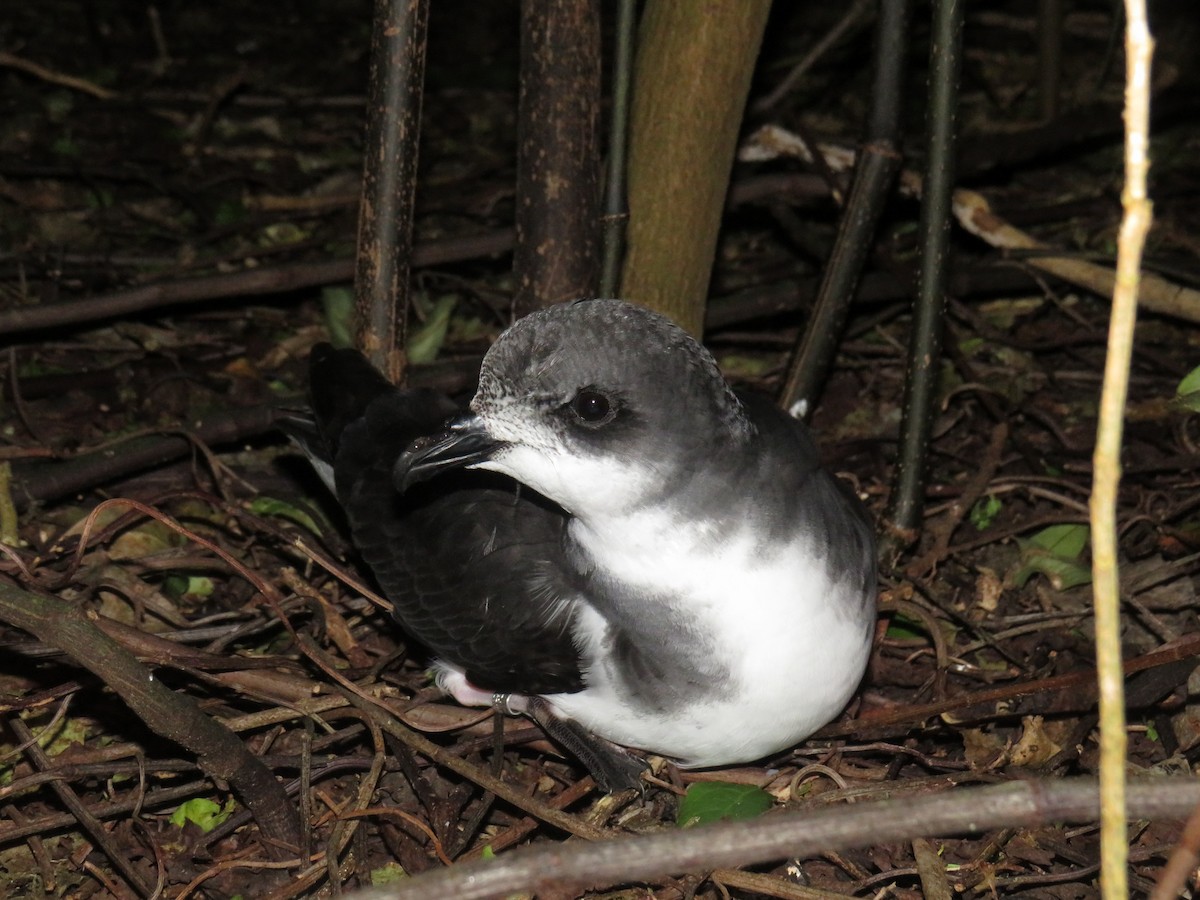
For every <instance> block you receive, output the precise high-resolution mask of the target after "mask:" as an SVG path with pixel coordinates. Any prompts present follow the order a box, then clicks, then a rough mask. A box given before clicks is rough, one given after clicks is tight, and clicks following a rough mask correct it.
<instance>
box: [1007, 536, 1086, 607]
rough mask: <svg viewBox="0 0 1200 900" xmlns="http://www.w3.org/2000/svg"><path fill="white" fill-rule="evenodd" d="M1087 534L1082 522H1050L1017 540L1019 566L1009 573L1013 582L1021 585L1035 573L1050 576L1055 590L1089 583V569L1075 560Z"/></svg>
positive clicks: (1018, 585) (1084, 543)
mask: <svg viewBox="0 0 1200 900" xmlns="http://www.w3.org/2000/svg"><path fill="white" fill-rule="evenodd" d="M1088 536H1089V531H1088V527H1087V526H1086V525H1051V526H1050V527H1049V528H1043V529H1042V530H1041V531H1039V532H1038V533H1037V534H1035V535H1034V536H1033V537H1031V538H1029V539H1027V540H1018V541H1017V544H1018V546H1019V547H1020V548H1021V565H1020V567H1019V568H1018V569H1017V571H1016V572H1015V573H1014V574H1013V576H1012V582H1013V584H1015V585H1016V586H1017V587H1023V586H1024V585H1025V582H1027V581H1028V580H1029V579H1030V578H1031V577H1032V576H1033V575H1035V574H1039V573H1040V574H1042V575H1045V576H1046V577H1047V578H1049V579H1050V583H1051V584H1052V585H1054V588H1055V590H1060V591H1062V590H1066V589H1067V588H1073V587H1078V586H1079V585H1081V584H1089V583H1090V582H1091V580H1092V570H1091V568H1090V567H1089V566H1087V565H1084V564H1082V563H1080V562H1079V558H1080V557H1081V556H1082V555H1083V551H1084V548H1085V547H1087V542H1088Z"/></svg>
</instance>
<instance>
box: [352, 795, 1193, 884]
mask: <svg viewBox="0 0 1200 900" xmlns="http://www.w3.org/2000/svg"><path fill="white" fill-rule="evenodd" d="M1197 801H1200V783H1197V782H1196V781H1195V779H1191V778H1146V779H1141V780H1139V781H1134V782H1132V783H1131V784H1130V786H1129V810H1130V814H1131V815H1132V816H1134V817H1136V818H1139V819H1140V818H1146V819H1174V818H1182V817H1184V816H1186V815H1187V814H1188V812H1189V811H1190V810H1191V807H1192V806H1193V805H1194V804H1195V803H1196V802H1197ZM1099 809H1100V803H1099V797H1098V794H1097V789H1096V782H1095V780H1094V779H1089V778H1071V779H1054V780H1047V781H1021V782H1012V783H1009V784H1002V785H989V786H987V787H982V788H956V789H955V790H952V791H944V792H941V793H938V794H933V795H931V796H925V797H916V798H912V797H908V798H904V799H898V800H886V801H882V802H879V803H858V804H854V805H852V806H842V807H837V808H833V809H816V810H813V809H806V810H797V811H792V812H785V813H780V814H779V815H771V816H764V817H762V818H759V819H752V820H749V821H744V822H735V823H728V824H726V823H722V824H717V825H709V826H705V827H704V828H696V829H689V830H683V831H679V830H676V831H666V832H658V833H655V834H643V835H637V836H634V837H622V838H617V839H614V840H607V841H600V842H597V843H591V844H584V843H574V844H566V845H540V846H537V847H528V848H522V849H519V850H513V851H511V852H509V853H505V854H503V855H502V856H499V857H497V858H496V859H492V860H487V861H484V862H479V863H465V864H462V865H458V866H455V867H453V868H451V869H442V870H438V871H433V872H430V873H426V874H423V875H420V876H418V877H416V878H412V879H409V880H407V881H405V882H404V884H403V886H402V887H400V888H399V889H397V888H396V887H395V886H391V887H389V888H387V889H386V890H374V891H364V892H362V893H361V894H358V895H356V896H357V897H358V898H359V900H383V898H384V897H387V898H389V900H407V898H417V897H455V898H457V900H472V898H484V897H494V896H504V895H505V894H510V893H513V892H517V891H533V892H535V893H538V894H539V895H540V894H542V892H543V891H545V892H547V893H550V894H552V895H554V896H559V895H561V894H562V893H564V892H565V891H567V890H568V889H570V890H575V891H576V892H578V891H579V889H580V888H586V887H600V886H602V885H610V884H614V883H617V882H622V883H624V882H630V881H648V880H651V879H654V878H661V877H664V876H668V875H672V874H676V873H681V872H707V871H711V870H712V869H713V868H714V867H722V866H742V865H752V864H756V863H765V862H771V861H773V860H779V859H783V858H785V857H801V858H803V857H805V856H809V855H813V854H817V853H823V852H827V851H830V850H842V849H850V848H853V847H869V846H872V845H875V844H880V843H886V842H891V841H899V840H911V839H912V838H914V837H919V836H922V835H929V836H945V835H950V834H979V833H981V832H983V831H987V830H990V829H993V828H1002V827H1006V826H1011V825H1024V826H1031V825H1046V824H1049V823H1052V822H1053V823H1067V822H1092V821H1095V819H1096V816H1097V815H1098V814H1099ZM554 892H557V893H554Z"/></svg>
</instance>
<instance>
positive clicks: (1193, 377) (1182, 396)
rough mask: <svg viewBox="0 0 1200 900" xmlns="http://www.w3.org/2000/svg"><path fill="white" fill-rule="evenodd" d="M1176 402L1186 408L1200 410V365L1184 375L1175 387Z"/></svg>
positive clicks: (1194, 410) (1193, 410)
mask: <svg viewBox="0 0 1200 900" xmlns="http://www.w3.org/2000/svg"><path fill="white" fill-rule="evenodd" d="M1175 402H1176V403H1178V404H1179V405H1180V406H1182V407H1183V408H1184V409H1188V410H1191V411H1192V412H1200V366H1197V367H1196V368H1194V369H1192V371H1190V372H1188V373H1187V374H1186V375H1184V376H1183V381H1181V382H1179V387H1177V388H1176V389H1175Z"/></svg>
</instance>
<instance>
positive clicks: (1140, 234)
mask: <svg viewBox="0 0 1200 900" xmlns="http://www.w3.org/2000/svg"><path fill="white" fill-rule="evenodd" d="M1125 13H1126V16H1125V18H1126V23H1125V58H1126V70H1125V189H1124V190H1123V191H1122V192H1121V205H1122V206H1123V207H1124V214H1123V215H1122V218H1121V231H1120V235H1119V237H1118V242H1117V284H1116V290H1115V291H1114V292H1113V307H1112V316H1111V319H1110V320H1109V331H1108V351H1107V353H1106V354H1105V359H1104V384H1103V388H1102V390H1101V393H1100V417H1099V421H1098V422H1097V425H1096V451H1095V454H1094V455H1093V457H1092V466H1093V470H1094V475H1093V481H1092V496H1091V500H1090V503H1089V505H1090V507H1091V520H1092V581H1093V584H1094V596H1095V605H1096V675H1097V679H1098V682H1099V687H1100V788H1101V793H1102V795H1103V799H1104V802H1103V804H1102V807H1101V814H1100V864H1101V868H1100V889H1101V892H1102V894H1103V896H1104V897H1107V898H1113V900H1117V898H1121V900H1123V898H1125V897H1127V896H1128V892H1129V885H1128V872H1127V870H1126V863H1127V859H1128V855H1129V839H1128V837H1127V835H1126V825H1125V752H1126V744H1127V738H1126V734H1125V683H1124V679H1123V678H1122V677H1121V585H1120V578H1119V576H1118V572H1117V490H1118V487H1119V486H1120V481H1121V431H1122V427H1123V425H1124V419H1125V398H1126V395H1127V394H1128V389H1129V363H1130V360H1131V358H1132V356H1133V327H1134V323H1135V322H1136V320H1137V302H1138V275H1139V270H1140V268H1141V260H1142V248H1143V247H1144V246H1145V243H1146V232H1147V231H1148V230H1149V228H1150V219H1151V209H1150V202H1149V200H1147V198H1146V171H1147V169H1148V168H1149V165H1150V164H1149V159H1148V157H1147V148H1148V145H1149V129H1150V57H1151V55H1152V53H1153V41H1152V40H1151V38H1150V30H1149V26H1148V25H1147V22H1146V5H1145V2H1144V0H1125Z"/></svg>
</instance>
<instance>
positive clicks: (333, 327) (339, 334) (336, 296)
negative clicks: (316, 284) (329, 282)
mask: <svg viewBox="0 0 1200 900" xmlns="http://www.w3.org/2000/svg"><path fill="white" fill-rule="evenodd" d="M321 307H322V309H324V311H325V327H326V328H328V329H329V343H331V344H333V346H335V347H337V348H338V349H340V350H344V349H345V348H346V347H353V346H354V291H353V290H352V289H350V288H349V287H346V286H345V285H336V286H334V287H327V288H322V289H321Z"/></svg>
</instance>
